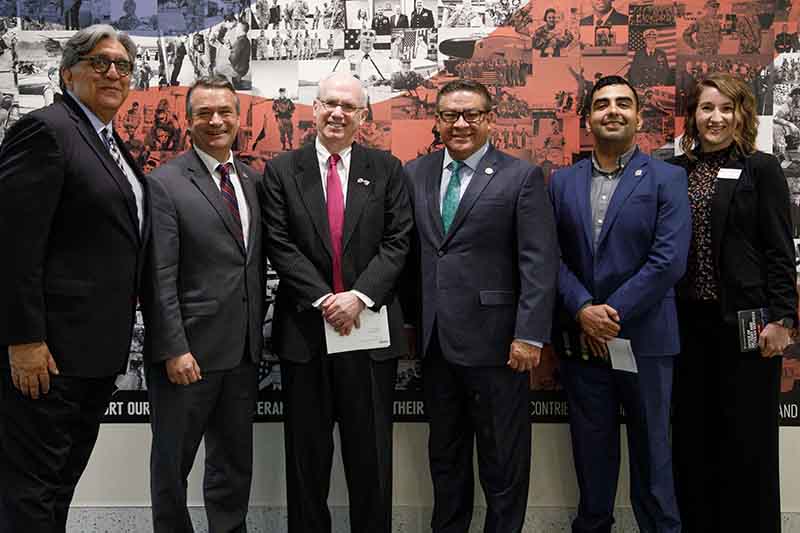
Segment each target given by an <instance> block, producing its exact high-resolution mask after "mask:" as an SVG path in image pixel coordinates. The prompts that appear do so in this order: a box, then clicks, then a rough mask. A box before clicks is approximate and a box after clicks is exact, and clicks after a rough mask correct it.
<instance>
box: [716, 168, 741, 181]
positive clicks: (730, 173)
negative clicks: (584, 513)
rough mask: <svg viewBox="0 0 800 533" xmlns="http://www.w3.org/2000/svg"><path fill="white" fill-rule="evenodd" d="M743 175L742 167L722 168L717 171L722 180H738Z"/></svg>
mask: <svg viewBox="0 0 800 533" xmlns="http://www.w3.org/2000/svg"><path fill="white" fill-rule="evenodd" d="M741 175H742V169H741V168H721V169H719V172H718V173H717V178H718V179H721V180H738V179H739V176H741Z"/></svg>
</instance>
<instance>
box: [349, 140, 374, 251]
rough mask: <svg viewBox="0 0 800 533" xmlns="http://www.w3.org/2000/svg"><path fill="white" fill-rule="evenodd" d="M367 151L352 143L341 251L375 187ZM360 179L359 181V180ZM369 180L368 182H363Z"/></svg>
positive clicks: (351, 234)
mask: <svg viewBox="0 0 800 533" xmlns="http://www.w3.org/2000/svg"><path fill="white" fill-rule="evenodd" d="M370 167H371V165H370V160H369V155H368V154H367V151H366V150H365V149H364V148H362V147H361V146H360V145H359V144H356V143H354V144H353V151H352V152H351V154H350V173H349V176H348V178H347V202H346V203H345V205H344V228H343V229H342V253H344V251H345V250H347V244H348V243H349V242H350V238H351V237H352V236H353V231H354V230H355V229H356V226H357V225H358V220H359V219H360V218H361V214H362V213H363V212H364V206H365V205H366V204H367V200H368V199H369V197H370V195H371V194H372V190H373V189H374V187H375V183H374V182H375V180H376V177H375V176H374V173H373V172H371V168H370ZM359 180H360V181H359ZM365 182H369V184H367V183H365Z"/></svg>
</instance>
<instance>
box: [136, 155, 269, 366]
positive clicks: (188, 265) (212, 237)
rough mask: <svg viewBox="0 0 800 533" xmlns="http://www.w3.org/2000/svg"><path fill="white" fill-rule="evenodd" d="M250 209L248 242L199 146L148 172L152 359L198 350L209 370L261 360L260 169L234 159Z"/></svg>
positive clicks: (148, 354) (148, 347)
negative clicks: (244, 239)
mask: <svg viewBox="0 0 800 533" xmlns="http://www.w3.org/2000/svg"><path fill="white" fill-rule="evenodd" d="M234 163H235V166H236V173H237V174H238V176H239V181H240V183H241V185H242V190H243V192H244V196H245V198H246V200H247V205H248V207H249V213H250V225H249V228H250V230H249V234H248V245H247V249H246V250H245V246H244V241H243V240H242V238H241V236H240V235H239V234H238V233H237V231H236V226H235V224H236V222H235V220H234V218H233V215H231V213H230V211H229V210H228V208H227V207H226V206H225V204H224V202H223V200H222V195H221V193H220V190H219V188H218V187H217V185H216V183H214V180H213V178H212V177H211V175H210V174H209V172H208V169H207V168H206V166H205V165H204V164H203V162H202V160H201V159H200V157H199V156H198V155H197V152H195V151H194V149H190V150H188V151H186V152H185V153H184V154H182V155H180V156H179V157H177V158H175V159H173V160H171V161H170V162H169V163H166V164H165V165H162V166H160V167H158V168H157V169H156V170H155V171H154V172H153V173H151V174H150V175H149V176H148V180H149V182H150V190H151V191H152V192H151V198H152V205H153V238H152V239H151V241H150V246H149V252H150V253H149V254H148V256H149V257H148V262H147V264H148V268H147V273H148V276H147V278H148V283H147V293H146V294H147V297H146V298H145V299H144V317H145V352H144V356H145V358H146V361H147V362H149V363H154V362H161V361H165V360H167V359H169V358H171V357H175V356H177V355H181V354H184V353H186V352H191V353H192V355H193V356H194V358H195V359H196V360H197V364H198V365H199V366H200V369H201V370H202V371H214V370H229V369H231V368H235V367H236V366H237V365H238V364H239V363H240V362H241V360H242V356H243V355H244V354H245V350H246V355H247V357H248V358H249V359H251V360H252V361H253V362H254V363H257V362H258V361H259V360H260V359H261V348H262V346H263V336H262V334H261V326H262V322H263V319H264V277H265V274H266V268H265V266H264V265H265V263H264V258H263V252H262V237H261V235H262V227H261V226H262V225H261V213H260V208H259V203H258V195H257V193H256V183H257V182H258V181H259V180H260V176H259V175H258V173H257V172H256V171H255V170H253V169H252V168H250V167H248V166H247V165H245V164H244V163H243V162H241V161H239V160H238V159H237V158H234Z"/></svg>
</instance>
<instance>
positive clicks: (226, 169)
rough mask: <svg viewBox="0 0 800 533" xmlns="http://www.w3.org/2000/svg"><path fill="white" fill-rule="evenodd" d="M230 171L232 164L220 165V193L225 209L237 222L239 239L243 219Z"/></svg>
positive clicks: (241, 233)
mask: <svg viewBox="0 0 800 533" xmlns="http://www.w3.org/2000/svg"><path fill="white" fill-rule="evenodd" d="M230 169H231V164H230V163H224V164H223V163H220V164H219V165H218V166H217V172H219V191H220V192H221V193H222V201H223V202H224V203H225V207H227V208H228V211H230V212H231V215H233V220H234V221H235V222H236V224H235V225H236V229H238V230H239V237H242V236H243V232H242V217H241V215H240V214H239V202H238V201H236V191H235V190H234V188H233V183H231V170H230Z"/></svg>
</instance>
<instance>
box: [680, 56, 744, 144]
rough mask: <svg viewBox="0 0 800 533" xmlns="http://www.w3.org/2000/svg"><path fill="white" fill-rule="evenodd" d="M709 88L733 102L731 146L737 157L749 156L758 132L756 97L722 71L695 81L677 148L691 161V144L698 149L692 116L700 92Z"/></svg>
mask: <svg viewBox="0 0 800 533" xmlns="http://www.w3.org/2000/svg"><path fill="white" fill-rule="evenodd" d="M706 87H711V88H714V89H716V90H718V91H719V92H720V94H722V95H723V96H727V97H728V98H730V99H731V100H732V101H733V118H734V124H733V144H734V146H735V147H736V150H737V151H738V152H739V154H741V155H750V154H752V153H753V152H755V151H756V135H757V133H758V115H757V114H756V97H755V96H754V95H753V91H752V90H750V86H749V85H747V83H745V82H744V81H742V79H740V78H737V77H736V76H732V75H731V74H727V73H723V72H715V73H714V74H710V75H709V76H708V77H706V78H704V79H703V80H701V81H699V82H697V84H695V86H694V88H693V89H692V91H691V93H689V102H688V106H687V109H686V123H685V124H684V128H683V138H682V139H681V149H682V150H683V152H684V153H685V154H686V155H687V156H688V157H689V159H695V158H696V157H697V156H696V155H695V154H694V149H695V145H698V146H699V143H700V131H699V130H698V128H697V121H696V120H695V113H696V112H697V105H698V103H699V101H700V95H701V94H702V92H703V89H705V88H706Z"/></svg>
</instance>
